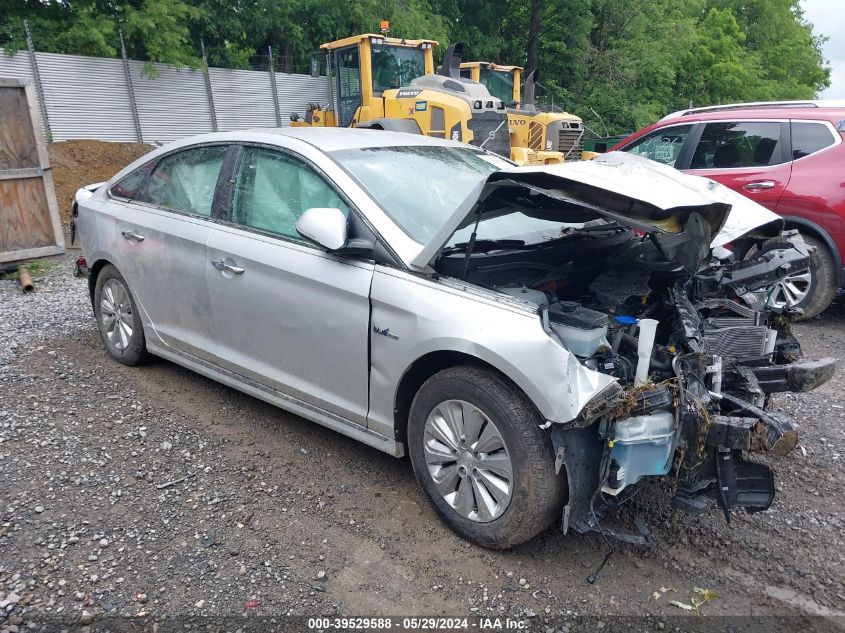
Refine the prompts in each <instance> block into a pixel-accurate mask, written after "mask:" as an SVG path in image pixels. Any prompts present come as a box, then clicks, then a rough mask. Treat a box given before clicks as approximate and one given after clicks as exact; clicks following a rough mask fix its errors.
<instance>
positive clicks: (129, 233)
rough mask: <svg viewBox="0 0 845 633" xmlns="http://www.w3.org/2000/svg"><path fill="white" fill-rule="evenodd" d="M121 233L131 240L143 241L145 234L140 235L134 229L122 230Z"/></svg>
mask: <svg viewBox="0 0 845 633" xmlns="http://www.w3.org/2000/svg"><path fill="white" fill-rule="evenodd" d="M120 234H121V235H122V236H123V238H124V239H127V240H129V241H130V242H143V241H144V236H143V235H138V234H137V233H135V232H133V231H121V232H120Z"/></svg>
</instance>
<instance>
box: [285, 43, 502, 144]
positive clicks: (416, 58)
mask: <svg viewBox="0 0 845 633" xmlns="http://www.w3.org/2000/svg"><path fill="white" fill-rule="evenodd" d="M435 46H437V42H436V41H434V40H408V39H400V38H394V37H386V36H385V35H374V34H371V33H365V34H363V35H355V36H352V37H347V38H345V39H342V40H337V41H334V42H329V43H327V44H323V45H322V46H320V49H321V51H323V55H324V56H325V62H326V76H327V77H328V79H329V86H330V93H331V96H330V102H329V104H328V105H327V106H325V107H322V108H319V109H314V108H313V107H311V106H309V109H308V112H307V114H306V116H305V117H301V116H300V115H299V114H297V113H294V114H292V115H291V125H293V126H308V125H311V126H342V127H368V128H373V129H382V130H393V131H402V132H412V133H417V134H425V135H428V136H435V137H438V138H448V139H451V140H455V141H462V142H464V143H470V144H473V145H477V146H478V147H483V148H485V149H487V150H490V151H492V152H496V153H498V154H501V155H502V156H505V157H508V158H510V156H511V151H510V138H509V133H508V121H507V107H506V106H505V102H504V101H502V100H501V99H498V98H496V97H495V96H493V95H491V94H490V92H489V91H488V90H487V88H485V87H484V86H483V85H482V84H480V83H478V82H475V81H471V80H466V79H462V78H461V77H460V72H459V68H458V65H459V63H460V50H461V47H460V45H459V44H453V45H452V46H450V47H449V50H448V51H447V53H446V55H445V57H444V62H443V66H442V68H441V70H440V72H439V73H437V74H435V73H434V56H433V53H432V50H433V48H434V47H435ZM314 66H315V64H312V68H313V67H314Z"/></svg>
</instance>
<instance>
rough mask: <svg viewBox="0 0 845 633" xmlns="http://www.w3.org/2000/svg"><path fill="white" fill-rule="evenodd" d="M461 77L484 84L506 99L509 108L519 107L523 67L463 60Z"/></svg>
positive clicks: (492, 91)
mask: <svg viewBox="0 0 845 633" xmlns="http://www.w3.org/2000/svg"><path fill="white" fill-rule="evenodd" d="M461 77H463V78H465V79H472V80H473V81H478V82H480V83H482V84H484V86H485V87H486V88H487V90H489V91H490V94H491V95H493V96H494V97H498V98H499V99H501V100H502V101H504V102H505V104H507V106H508V107H509V108H518V107H519V103H520V101H519V97H520V85H519V84H520V81H521V80H522V68H521V67H519V66H499V65H498V64H491V63H488V62H462V63H461Z"/></svg>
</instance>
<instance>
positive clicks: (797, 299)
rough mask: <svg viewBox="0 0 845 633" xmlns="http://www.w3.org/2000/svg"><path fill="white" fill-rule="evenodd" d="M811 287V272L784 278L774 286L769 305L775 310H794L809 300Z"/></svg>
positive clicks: (807, 271)
mask: <svg viewBox="0 0 845 633" xmlns="http://www.w3.org/2000/svg"><path fill="white" fill-rule="evenodd" d="M811 285H812V276H811V274H810V271H809V270H806V271H804V272H803V273H798V274H796V275H790V276H788V277H784V278H783V279H781V280H780V281H778V282H777V283H776V284H775V285H774V286H772V288H771V292H770V294H769V300H768V305H769V306H770V307H773V308H794V307H795V306H797V305H798V304H799V303H801V302H802V301H804V299H806V298H807V294H808V293H809V292H810V286H811Z"/></svg>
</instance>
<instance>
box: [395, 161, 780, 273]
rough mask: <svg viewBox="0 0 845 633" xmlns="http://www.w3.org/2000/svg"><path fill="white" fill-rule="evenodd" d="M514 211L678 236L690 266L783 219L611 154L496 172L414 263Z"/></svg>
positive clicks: (767, 231) (710, 185) (696, 180)
mask: <svg viewBox="0 0 845 633" xmlns="http://www.w3.org/2000/svg"><path fill="white" fill-rule="evenodd" d="M517 212H519V213H523V214H525V215H527V216H530V217H533V218H538V219H542V220H553V221H557V222H566V223H579V222H589V221H591V220H597V219H601V218H604V219H607V220H610V221H614V222H618V223H619V224H623V225H626V226H629V227H632V228H637V229H640V230H642V231H645V232H648V233H653V234H655V235H658V236H659V235H660V234H671V235H675V236H679V237H681V240H680V242H681V244H682V246H681V247H680V248H679V247H678V239H677V238H676V239H675V240H673V241H674V245H675V249H674V250H675V251H676V252H677V253H678V257H679V264H682V265H684V266H685V267H686V268H690V269H692V268H695V266H696V265H697V264H700V263H703V261H705V260H706V259H707V258H708V257H709V250H710V248H711V247H713V246H721V245H724V244H727V243H728V242H730V241H732V240H734V239H736V238H737V237H739V236H741V235H744V234H746V233H750V232H752V231H753V232H754V234H755V235H758V236H759V237H774V236H776V235H778V234H779V233H780V232H781V230H782V229H783V220H782V219H781V218H780V217H778V216H777V215H775V214H774V213H772V212H771V211H769V210H767V209H765V208H764V207H762V206H760V205H759V204H757V203H756V202H754V201H752V200H749V199H748V198H746V197H745V196H742V195H740V194H738V193H736V192H734V191H732V190H730V189H728V188H727V187H725V186H723V185H720V184H719V183H716V182H714V181H712V180H709V179H707V178H701V177H699V176H690V175H687V174H684V173H682V172H679V171H677V170H675V169H673V168H671V167H668V166H666V165H661V164H660V163H656V162H654V161H651V160H648V159H646V158H643V157H641V156H636V155H633V154H628V153H625V152H610V153H608V154H603V155H601V156H599V157H598V158H596V159H595V160H592V161H580V162H573V163H563V164H560V165H545V166H542V167H514V168H512V169H502V170H499V171H496V172H493V173H492V174H490V175H489V176H488V177H487V178H486V179H485V180H482V181H481V182H479V183H478V185H477V186H476V187H475V189H474V190H473V191H472V192H471V193H470V194H469V195H468V196H467V198H466V199H465V200H464V201H463V202H462V203H461V205H460V206H459V207H458V208H457V209H456V210H455V212H454V213H453V214H452V215H451V216H450V217H449V218H448V219H447V220H446V222H445V223H444V224H443V226H442V227H441V228H440V230H439V231H438V232H437V233H436V234H435V235H434V237H432V239H431V240H430V241H429V242H428V243H427V244H425V245H424V247H423V249H422V250H421V251H420V253H419V254H418V255H417V256H416V257H415V258H414V260H413V261H412V265H413V266H415V267H417V268H425V267H427V266H429V265H431V264H433V262H434V260H435V259H437V257H438V255H439V253H440V251H441V250H442V249H443V247H444V246H445V245H446V244H447V243H448V242H449V240H450V238H451V237H452V235H453V233H454V232H455V231H457V230H459V229H461V228H463V227H466V226H469V225H471V224H473V223H475V221H476V220H477V218H479V217H481V218H482V219H485V218H493V217H497V216H501V215H507V214H510V213H517ZM691 220H692V221H691ZM683 238H686V239H683ZM682 254H683V255H682Z"/></svg>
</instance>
